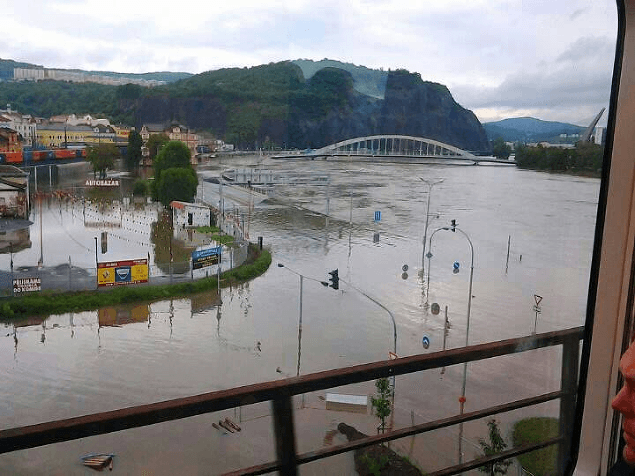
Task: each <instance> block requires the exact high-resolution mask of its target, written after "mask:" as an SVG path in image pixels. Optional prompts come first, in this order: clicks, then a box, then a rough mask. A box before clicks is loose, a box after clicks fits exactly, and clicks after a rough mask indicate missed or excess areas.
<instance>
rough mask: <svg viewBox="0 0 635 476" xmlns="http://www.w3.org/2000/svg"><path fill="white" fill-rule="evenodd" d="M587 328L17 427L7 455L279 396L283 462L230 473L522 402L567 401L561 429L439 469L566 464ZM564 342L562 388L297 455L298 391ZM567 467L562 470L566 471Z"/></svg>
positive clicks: (4, 447)
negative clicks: (541, 461) (540, 453)
mask: <svg viewBox="0 0 635 476" xmlns="http://www.w3.org/2000/svg"><path fill="white" fill-rule="evenodd" d="M582 333H583V328H574V329H569V330H564V331H557V332H548V333H544V334H539V335H533V336H529V337H522V338H517V339H508V340H504V341H499V342H493V343H488V344H480V345H474V346H470V347H465V348H461V349H453V350H449V351H441V352H435V353H430V354H426V355H415V356H411V357H403V358H399V359H396V360H387V361H381V362H374V363H370V364H363V365H356V366H352V367H345V368H340V369H336V370H328V371H324V372H317V373H313V374H308V375H303V376H299V377H293V378H288V379H284V380H277V381H271V382H264V383H259V384H254V385H247V386H244V387H237V388H232V389H227V390H221V391H216V392H210V393H205V394H201V395H196V396H191V397H185V398H178V399H174V400H168V401H164V402H159V403H152V404H149V405H141V406H136V407H130V408H124V409H120V410H114V411H109V412H103V413H95V414H92V415H86V416H81V417H76V418H69V419H65V420H58V421H51V422H47V423H41V424H37V425H31V426H24V427H19V428H11V429H7V430H2V431H0V453H8V452H11V451H17V450H22V449H27V448H33V447H37V446H42V445H48V444H51V443H59V442H63V441H70V440H74V439H78V438H84V437H88V436H95V435H101V434H105V433H111V432H114V431H120V430H125V429H130V428H136V427H142V426H146V425H152V424H155V423H161V422H166V421H172V420H178V419H181V418H187V417H191V416H194V415H201V414H204V413H210V412H216V411H221V410H226V409H229V408H235V407H239V406H242V405H245V404H253V403H258V402H264V401H271V402H272V409H273V422H274V429H275V438H276V454H277V458H278V460H277V461H275V462H270V463H265V464H261V465H257V466H252V467H249V468H243V469H241V470H238V471H234V472H231V473H227V474H228V475H230V474H231V475H257V474H265V473H270V472H272V471H279V472H280V473H281V474H283V475H285V476H287V475H297V474H298V472H297V467H298V466H299V465H302V464H306V463H310V462H312V461H316V460H319V459H323V458H327V457H330V456H334V455H337V454H341V453H345V452H349V451H353V450H356V449H359V448H364V447H367V446H371V445H376V444H379V443H384V442H389V441H392V440H395V439H398V438H403V437H407V436H411V435H416V434H419V433H424V432H427V431H431V430H436V429H439V428H445V427H449V426H452V425H456V424H459V423H461V422H467V421H471V420H476V419H479V418H483V417H487V416H491V415H496V414H499V413H503V412H508V411H511V410H516V409H519V408H524V407H528V406H533V405H538V404H541V403H544V402H548V401H552V400H556V399H560V433H559V435H558V436H557V437H555V438H550V439H547V440H545V441H542V442H540V443H537V444H532V445H525V446H522V447H517V448H512V449H510V450H508V451H504V452H502V453H499V454H497V455H494V456H488V457H483V458H478V459H476V460H473V461H468V462H466V463H463V464H460V465H456V466H451V467H448V468H445V469H443V470H440V471H437V472H435V473H429V474H431V475H434V476H442V475H443V476H446V475H452V474H457V473H461V472H464V471H467V470H470V469H474V468H478V467H480V466H483V465H485V464H488V463H491V462H494V461H502V460H505V459H509V458H511V457H514V456H517V455H520V454H524V453H528V452H530V451H534V450H536V449H540V448H544V447H546V446H550V445H554V444H558V445H559V460H558V464H559V467H560V468H561V470H562V469H563V468H564V467H565V465H566V463H567V458H568V455H569V441H570V438H569V437H568V435H567V432H568V431H569V430H570V429H571V428H572V422H573V417H574V411H575V399H576V393H577V384H578V383H577V382H578V368H579V362H578V361H579V349H580V340H581V339H582V335H583V334H582ZM557 345H562V347H563V351H562V356H563V358H562V362H561V369H562V373H561V387H560V390H558V391H554V392H550V393H546V394H542V395H538V396H534V397H530V398H525V399H522V400H517V401H513V402H509V403H506V404H502V405H498V406H494V407H490V408H486V409H482V410H478V411H474V412H470V413H463V414H461V415H456V416H453V417H449V418H445V419H441V420H437V421H433V422H427V423H423V424H420V425H415V426H411V427H407V428H401V429H398V430H394V431H390V432H388V433H384V434H381V435H376V436H369V437H366V438H362V439H359V440H355V441H351V442H348V443H345V444H341V445H336V446H331V447H329V448H323V449H319V450H316V451H312V452H309V453H303V454H297V452H296V445H295V428H294V418H293V405H292V397H293V396H294V395H301V394H304V393H308V392H314V391H318V390H325V389H329V388H333V387H339V386H342V385H349V384H353V383H359V382H367V381H371V380H375V379H378V378H382V377H389V376H395V375H404V374H409V373H413V372H419V371H423V370H430V369H435V368H441V367H446V366H451V365H456V364H461V363H465V362H474V361H479V360H483V359H489V358H492V357H499V356H503V355H509V354H516V353H520V352H525V351H528V350H532V349H538V348H543V347H551V346H557ZM560 472H562V471H560Z"/></svg>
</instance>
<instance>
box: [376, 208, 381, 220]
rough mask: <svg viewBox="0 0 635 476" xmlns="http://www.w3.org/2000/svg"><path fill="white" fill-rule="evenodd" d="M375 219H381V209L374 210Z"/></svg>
mask: <svg viewBox="0 0 635 476" xmlns="http://www.w3.org/2000/svg"><path fill="white" fill-rule="evenodd" d="M375 221H381V211H379V210H377V211H376V212H375Z"/></svg>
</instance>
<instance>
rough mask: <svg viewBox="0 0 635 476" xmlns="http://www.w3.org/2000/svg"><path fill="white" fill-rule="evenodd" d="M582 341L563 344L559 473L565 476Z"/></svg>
mask: <svg viewBox="0 0 635 476" xmlns="http://www.w3.org/2000/svg"><path fill="white" fill-rule="evenodd" d="M579 357H580V341H579V339H577V338H575V337H569V338H567V339H566V340H565V341H564V342H563V344H562V371H561V372H562V373H561V390H562V391H563V392H564V394H565V395H564V396H563V397H562V398H561V399H560V420H559V422H560V425H559V434H560V436H561V437H563V440H562V443H560V445H558V468H559V469H560V471H559V473H560V474H564V471H565V470H566V467H567V463H568V462H569V453H570V451H569V450H570V448H571V436H572V435H571V429H572V428H573V419H574V417H575V401H576V394H577V386H578V365H579V360H580V358H579Z"/></svg>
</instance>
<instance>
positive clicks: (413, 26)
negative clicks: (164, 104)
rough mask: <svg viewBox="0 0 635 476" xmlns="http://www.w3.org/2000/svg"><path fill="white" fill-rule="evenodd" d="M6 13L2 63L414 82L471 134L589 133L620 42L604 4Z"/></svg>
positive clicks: (37, 6)
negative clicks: (299, 68) (494, 128)
mask: <svg viewBox="0 0 635 476" xmlns="http://www.w3.org/2000/svg"><path fill="white" fill-rule="evenodd" d="M2 1H3V2H6V1H7V0H2ZM8 1H9V4H8V6H7V5H5V6H4V8H2V12H3V20H2V29H3V35H2V37H1V38H0V58H2V59H13V60H16V61H24V62H28V63H34V64H38V65H42V66H44V67H46V68H60V69H75V68H76V69H84V70H94V71H115V72H122V73H146V72H154V71H185V72H189V73H195V74H196V73H201V72H204V71H209V70H214V69H219V68H225V67H245V66H246V67H249V66H256V65H259V64H266V63H270V62H276V61H283V60H294V59H300V58H304V59H313V60H320V59H323V58H329V59H335V60H339V61H344V62H349V63H354V64H356V65H363V66H366V67H369V68H377V69H379V68H383V69H385V70H387V69H396V68H405V69H407V70H409V71H411V72H418V73H420V74H421V77H422V78H423V79H424V80H427V81H435V82H439V83H442V84H444V85H446V86H447V87H448V88H449V90H450V92H451V93H452V95H453V97H454V99H455V100H456V101H457V102H458V103H459V104H461V105H462V106H463V107H465V108H467V109H470V110H472V111H473V112H474V113H475V114H476V115H477V117H478V118H479V120H480V121H481V122H490V121H496V120H500V119H505V118H508V117H523V116H531V117H536V118H539V119H542V120H549V121H563V122H570V123H573V124H578V125H588V124H589V123H590V122H591V120H592V119H593V117H594V116H595V115H596V114H597V113H598V112H599V111H600V109H601V108H602V107H607V108H608V101H609V95H610V87H611V77H612V70H613V62H614V56H615V43H616V34H617V12H616V6H615V2H614V1H611V0H524V1H523V0H440V1H439V0H435V1H432V0H407V1H397V0H319V1H311V0H268V1H266V2H263V1H262V0H233V1H232V2H218V1H210V0H189V1H187V2H186V3H184V4H181V3H178V2H173V1H166V0H151V1H150V0H133V1H130V0H125V1H124V0H110V1H108V2H104V1H101V0H47V1H46V2H42V1H41V0H21V1H16V0H8ZM605 123H606V114H605V115H604V117H603V118H602V121H601V122H600V124H605Z"/></svg>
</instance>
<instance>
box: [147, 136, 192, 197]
mask: <svg viewBox="0 0 635 476" xmlns="http://www.w3.org/2000/svg"><path fill="white" fill-rule="evenodd" d="M190 159H191V153H190V150H189V149H188V148H187V146H186V145H185V144H184V143H183V142H181V141H170V142H168V143H167V144H165V145H164V146H163V147H162V148H161V151H160V152H159V154H158V155H157V156H156V158H155V159H154V164H153V167H154V180H153V182H152V197H153V198H154V199H155V200H158V201H160V202H161V203H162V204H163V205H164V206H166V207H167V206H169V205H170V202H172V201H173V200H179V201H182V202H191V201H192V200H193V199H194V196H195V195H196V187H197V186H198V177H197V176H196V171H195V170H194V169H193V168H192V164H191V163H190Z"/></svg>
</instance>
